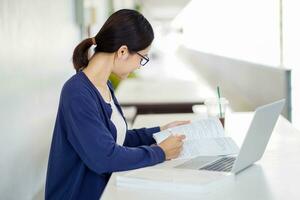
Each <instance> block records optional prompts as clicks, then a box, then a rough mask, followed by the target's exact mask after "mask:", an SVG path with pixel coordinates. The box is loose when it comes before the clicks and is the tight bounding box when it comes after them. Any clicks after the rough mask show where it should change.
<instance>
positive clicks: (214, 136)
mask: <svg viewBox="0 0 300 200" xmlns="http://www.w3.org/2000/svg"><path fill="white" fill-rule="evenodd" d="M171 134H184V135H185V136H186V139H185V140H184V144H183V150H182V152H181V154H180V155H179V157H178V158H177V159H187V158H193V157H196V156H219V155H229V154H237V153H238V151H239V148H238V146H237V145H236V144H235V142H234V141H233V140H232V139H231V138H230V137H225V133H224V129H223V127H222V124H221V122H220V121H219V120H218V119H217V118H207V119H201V120H197V121H193V122H191V123H190V124H186V125H182V126H178V127H174V128H171V129H168V130H164V131H161V132H158V133H155V134H154V135H153V137H154V139H155V140H156V142H157V143H160V142H162V141H163V140H165V139H166V138H167V137H169V136H170V135H171Z"/></svg>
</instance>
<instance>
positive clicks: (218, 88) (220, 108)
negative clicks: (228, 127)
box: [217, 86, 222, 118]
mask: <svg viewBox="0 0 300 200" xmlns="http://www.w3.org/2000/svg"><path fill="white" fill-rule="evenodd" d="M217 91H218V101H219V110H220V118H222V106H221V95H220V87H219V86H218V87H217Z"/></svg>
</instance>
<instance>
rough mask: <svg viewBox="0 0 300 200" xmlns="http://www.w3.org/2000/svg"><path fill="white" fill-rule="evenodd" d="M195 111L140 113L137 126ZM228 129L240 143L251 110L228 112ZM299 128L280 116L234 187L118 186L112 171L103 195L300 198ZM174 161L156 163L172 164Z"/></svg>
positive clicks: (230, 199) (263, 199)
mask: <svg viewBox="0 0 300 200" xmlns="http://www.w3.org/2000/svg"><path fill="white" fill-rule="evenodd" d="M195 117H196V116H195V115H193V114H164V115H161V114H160V115H139V116H138V117H137V118H136V121H135V123H134V125H133V126H134V127H136V128H138V127H142V126H152V125H162V124H165V123H167V122H169V121H173V120H176V119H193V118H195ZM226 117H227V118H226V125H225V127H226V131H227V134H228V135H230V136H231V137H232V138H233V139H234V140H235V141H236V142H237V144H238V145H240V144H241V142H242V140H243V138H244V136H245V133H246V131H247V129H248V126H249V124H250V121H251V118H252V114H251V113H238V114H228V115H227V116H226ZM299 154H300V131H298V130H296V129H295V128H293V127H292V125H291V124H290V123H289V122H288V121H287V120H286V119H284V118H283V117H280V118H279V120H278V122H277V124H276V127H275V129H274V132H273V135H272V137H271V139H270V141H269V144H268V146H267V150H266V152H265V154H264V156H263V158H262V159H261V160H260V161H258V162H257V163H256V164H255V165H253V166H252V167H250V168H248V169H247V170H245V171H243V172H241V173H240V174H238V175H237V176H236V179H235V181H234V182H233V183H232V184H233V185H232V187H230V189H227V190H218V191H216V192H213V193H212V192H210V193H207V194H199V195H195V194H193V195H189V194H188V193H178V192H176V193H174V192H167V191H164V192H162V191H153V190H147V189H134V188H126V187H117V186H116V183H115V174H113V175H112V177H111V179H110V181H109V183H108V185H107V187H106V189H105V191H104V193H103V196H102V199H104V200H107V199H114V200H115V199H130V200H134V199H143V200H147V199H149V200H150V199H151V200H153V199H172V200H173V199H208V200H212V199H213V200H216V199H222V200H234V199H236V200H241V199H243V200H244V199H246V200H248V199H249V200H253V199H256V200H260V199H261V200H268V199H272V200H273V199H278V200H282V199H289V200H291V199H295V200H296V199H300V191H299V180H300V156H299ZM174 164H175V163H174V161H167V162H164V163H162V164H159V165H157V166H161V167H170V166H172V165H174Z"/></svg>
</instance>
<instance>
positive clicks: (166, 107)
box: [116, 78, 215, 114]
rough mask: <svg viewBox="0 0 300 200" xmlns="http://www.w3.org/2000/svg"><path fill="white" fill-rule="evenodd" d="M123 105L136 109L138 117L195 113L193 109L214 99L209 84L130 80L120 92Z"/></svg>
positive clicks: (117, 92) (123, 85)
mask: <svg viewBox="0 0 300 200" xmlns="http://www.w3.org/2000/svg"><path fill="white" fill-rule="evenodd" d="M116 96H117V98H118V101H119V102H120V104H121V105H122V106H124V107H126V106H136V107H137V113H138V114H146V113H174V112H176V113H179V112H181V113H192V106H193V105H195V104H203V103H204V97H210V96H211V97H214V96H215V94H214V91H213V90H211V89H210V88H209V87H208V86H207V84H204V83H202V82H194V81H183V80H178V79H138V78H136V79H127V80H124V81H122V82H121V83H120V85H119V86H118V88H117V90H116Z"/></svg>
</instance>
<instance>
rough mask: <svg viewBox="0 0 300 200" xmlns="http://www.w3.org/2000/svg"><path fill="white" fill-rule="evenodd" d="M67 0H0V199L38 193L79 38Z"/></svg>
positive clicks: (34, 197) (70, 0)
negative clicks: (54, 125) (59, 105)
mask: <svg viewBox="0 0 300 200" xmlns="http://www.w3.org/2000/svg"><path fill="white" fill-rule="evenodd" d="M74 19H75V17H74V1H73V0H64V1H61V0H52V1H46V0H1V1H0V91H1V93H0V157H1V159H0V169H1V170H0V199H6V200H9V199H25V200H26V199H39V198H41V197H39V195H42V194H43V187H44V183H45V173H46V166H47V161H48V152H49V145H50V141H51V136H52V131H53V124H54V120H55V117H56V112H57V104H58V100H59V93H60V89H61V86H62V84H63V82H64V80H65V79H67V77H69V76H70V75H71V74H73V73H74V72H75V71H74V70H73V69H72V64H71V56H72V51H73V48H74V46H75V45H76V43H77V42H78V40H79V36H80V34H79V29H78V28H77V26H76V24H75V21H74Z"/></svg>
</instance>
